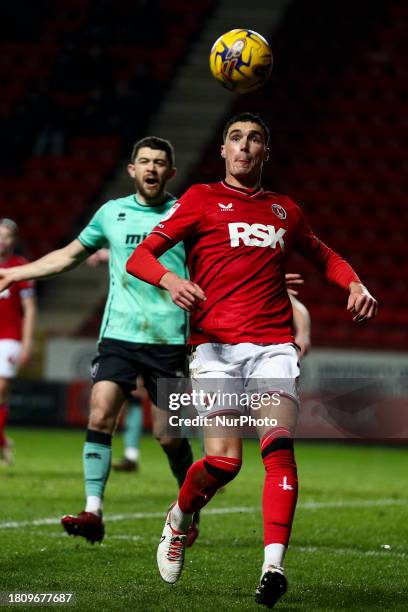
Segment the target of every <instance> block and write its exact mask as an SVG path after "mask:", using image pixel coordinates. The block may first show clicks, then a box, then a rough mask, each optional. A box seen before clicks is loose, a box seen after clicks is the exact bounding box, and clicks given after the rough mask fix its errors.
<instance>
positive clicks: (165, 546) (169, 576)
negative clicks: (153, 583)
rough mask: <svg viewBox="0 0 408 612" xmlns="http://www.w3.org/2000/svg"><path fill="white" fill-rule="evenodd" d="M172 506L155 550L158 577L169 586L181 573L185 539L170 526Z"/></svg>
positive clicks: (184, 535)
mask: <svg viewBox="0 0 408 612" xmlns="http://www.w3.org/2000/svg"><path fill="white" fill-rule="evenodd" d="M173 505H174V504H172V506H171V508H170V509H169V511H168V513H167V516H166V521H165V523H164V529H163V533H162V536H161V539H160V543H159V546H158V548H157V566H158V568H159V572H160V576H161V577H162V578H163V580H164V581H165V582H168V583H169V584H174V583H175V582H177V580H178V579H179V578H180V575H181V572H182V571H183V565H184V552H185V548H186V539H187V533H181V532H180V531H176V530H175V529H173V527H172V526H171V523H170V517H171V510H172V508H173Z"/></svg>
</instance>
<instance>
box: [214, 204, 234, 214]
mask: <svg viewBox="0 0 408 612" xmlns="http://www.w3.org/2000/svg"><path fill="white" fill-rule="evenodd" d="M218 206H219V207H220V209H221V210H222V211H230V212H232V211H233V210H234V205H233V203H232V202H230V203H229V204H222V203H221V202H218Z"/></svg>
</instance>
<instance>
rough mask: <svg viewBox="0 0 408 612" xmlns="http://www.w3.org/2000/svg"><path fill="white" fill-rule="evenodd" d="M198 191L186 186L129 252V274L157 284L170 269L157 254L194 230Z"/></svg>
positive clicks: (198, 218)
mask: <svg viewBox="0 0 408 612" xmlns="http://www.w3.org/2000/svg"><path fill="white" fill-rule="evenodd" d="M198 192H199V190H198V189H197V187H196V186H193V187H190V189H188V190H187V191H186V193H185V194H184V195H183V196H181V198H180V199H179V200H178V201H177V202H176V203H175V204H174V206H173V207H172V208H171V209H170V210H169V212H168V213H167V215H165V216H164V217H163V219H161V221H160V222H159V223H158V224H157V225H156V227H155V228H153V230H152V233H151V234H150V235H149V236H148V237H147V238H146V239H145V240H143V242H141V243H140V244H139V246H138V247H137V248H136V249H135V250H134V251H133V253H132V255H131V256H130V258H129V259H128V262H127V264H126V271H127V272H128V273H129V274H132V276H136V278H139V279H140V280H143V281H145V282H146V283H150V284H151V285H156V286H159V283H160V279H161V277H162V276H163V275H164V274H166V272H169V271H171V270H168V269H167V268H165V267H164V266H163V265H162V264H161V263H160V262H159V260H158V258H159V257H160V255H163V253H165V252H166V251H168V250H169V249H171V247H172V246H174V245H175V244H176V243H177V242H180V240H183V239H184V238H186V237H187V236H189V235H194V234H196V233H197V231H198V228H199V225H200V221H201V210H202V203H201V198H200V195H199V193H198Z"/></svg>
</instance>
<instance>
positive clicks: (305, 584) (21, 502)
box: [0, 429, 408, 612]
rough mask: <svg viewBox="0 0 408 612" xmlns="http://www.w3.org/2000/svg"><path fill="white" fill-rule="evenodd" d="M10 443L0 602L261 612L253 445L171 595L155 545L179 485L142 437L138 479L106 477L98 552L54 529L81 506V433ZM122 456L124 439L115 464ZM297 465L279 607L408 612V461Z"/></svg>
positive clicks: (359, 452) (0, 542) (1, 474)
mask: <svg viewBox="0 0 408 612" xmlns="http://www.w3.org/2000/svg"><path fill="white" fill-rule="evenodd" d="M9 434H10V435H11V437H12V438H14V441H15V443H16V450H17V453H16V463H15V465H14V466H13V467H12V468H7V469H6V468H2V469H1V470H0V551H1V552H0V557H1V572H0V580H1V587H0V591H20V592H21V591H24V592H47V591H64V592H73V593H75V594H76V604H75V605H72V606H65V607H62V606H53V607H52V608H51V609H54V610H55V609H56V610H64V609H65V610H66V609H68V610H69V609H77V610H81V611H83V612H86V611H88V610H95V611H98V612H101V611H105V610H106V611H111V610H118V611H121V612H127V611H134V610H143V611H146V610H147V611H149V610H158V611H162V612H173V611H176V610H177V611H178V610H180V611H188V612H193V611H199V612H201V611H202V612H207V611H217V612H221V611H224V610H240V611H241V610H262V609H265V608H262V607H260V606H257V605H256V604H255V603H254V589H255V587H256V585H257V582H258V579H259V574H260V568H261V563H262V523H261V520H262V519H261V511H260V503H261V490H262V480H263V465H262V462H261V459H260V456H259V452H258V446H257V444H256V443H255V442H254V441H248V442H247V443H246V445H245V455H244V467H243V469H242V471H241V473H240V475H239V476H238V477H237V479H236V480H235V481H234V482H233V483H231V484H230V485H229V486H228V488H227V490H226V492H225V493H224V494H220V495H217V496H216V497H215V498H214V500H213V501H212V502H211V503H210V505H209V506H208V508H207V509H206V510H204V512H203V516H202V528H201V534H200V537H199V539H198V540H197V542H196V544H195V546H194V547H193V548H192V549H190V550H188V551H187V554H186V565H185V570H184V573H183V576H182V578H181V579H180V581H179V583H177V585H166V584H165V583H163V582H162V581H161V579H160V577H159V575H158V572H157V569H156V564H155V556H156V545H157V542H158V539H159V537H160V534H161V529H162V524H163V519H164V515H165V510H166V508H167V506H168V504H169V502H171V501H172V500H173V499H174V498H175V496H176V486H175V481H173V478H172V476H171V474H170V472H169V469H168V467H167V461H166V458H165V456H164V454H163V453H162V451H161V449H160V448H159V446H158V444H157V443H156V442H155V441H154V440H152V439H151V438H150V437H148V436H146V437H144V438H143V442H142V467H141V471H140V473H139V474H117V473H112V474H111V477H110V480H109V483H108V487H107V492H106V499H105V519H106V532H107V533H106V538H105V540H104V542H103V544H102V545H100V544H95V545H94V546H92V545H90V544H88V543H87V542H85V541H83V540H82V539H78V538H76V539H74V538H70V537H68V536H67V535H66V534H64V533H63V532H62V529H61V527H60V525H59V517H60V516H61V515H62V514H66V513H77V512H79V511H80V510H81V509H83V485H82V466H81V463H82V460H81V454H82V442H83V438H84V433H83V432H78V431H52V430H49V431H43V430H22V429H10V431H9ZM195 450H196V454H197V455H198V454H199V452H198V445H197V444H195ZM120 453H121V441H120V440H119V436H118V438H117V439H116V440H115V443H114V456H116V457H118V456H119V455H120ZM297 461H298V466H299V478H300V495H299V505H298V509H297V512H296V516H295V524H294V529H293V534H292V541H291V547H290V549H289V552H288V554H287V559H286V569H287V576H288V580H289V591H288V593H287V595H286V596H285V597H284V598H283V599H282V600H281V602H279V604H278V605H277V606H276V609H282V610H307V611H309V610H319V611H320V610H327V611H330V612H333V611H335V610H407V609H408V521H407V508H408V505H407V502H408V469H407V466H408V461H407V450H405V449H401V448H399V449H397V448H384V447H362V446H353V447H350V446H342V445H336V444H330V445H329V444H316V443H302V442H299V443H298V444H297ZM110 517H111V518H110ZM384 546H385V547H384ZM17 608H18V606H13V609H17ZM22 608H24V609H28V606H25V607H22V606H20V607H19V609H20V610H21V609H22ZM2 609H4V610H6V609H12V608H11V607H10V608H9V607H8V606H7V607H4V608H2ZM30 609H35V608H31V607H30ZM37 609H38V607H37ZM40 609H50V608H49V607H47V608H46V607H44V606H40Z"/></svg>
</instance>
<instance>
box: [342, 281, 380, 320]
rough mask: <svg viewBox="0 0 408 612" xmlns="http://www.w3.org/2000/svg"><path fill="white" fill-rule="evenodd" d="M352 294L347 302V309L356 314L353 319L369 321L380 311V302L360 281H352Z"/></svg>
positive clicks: (350, 287)
mask: <svg viewBox="0 0 408 612" xmlns="http://www.w3.org/2000/svg"><path fill="white" fill-rule="evenodd" d="M349 289H350V295H349V299H348V302H347V310H349V311H350V312H352V313H353V314H354V315H355V316H354V317H353V321H356V322H357V323H362V322H363V321H369V320H370V319H372V318H373V317H375V316H376V314H377V312H378V302H377V300H376V299H375V298H374V297H373V296H372V295H371V293H370V292H369V291H368V289H367V287H365V286H364V285H363V284H362V283H360V282H351V283H350V286H349Z"/></svg>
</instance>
